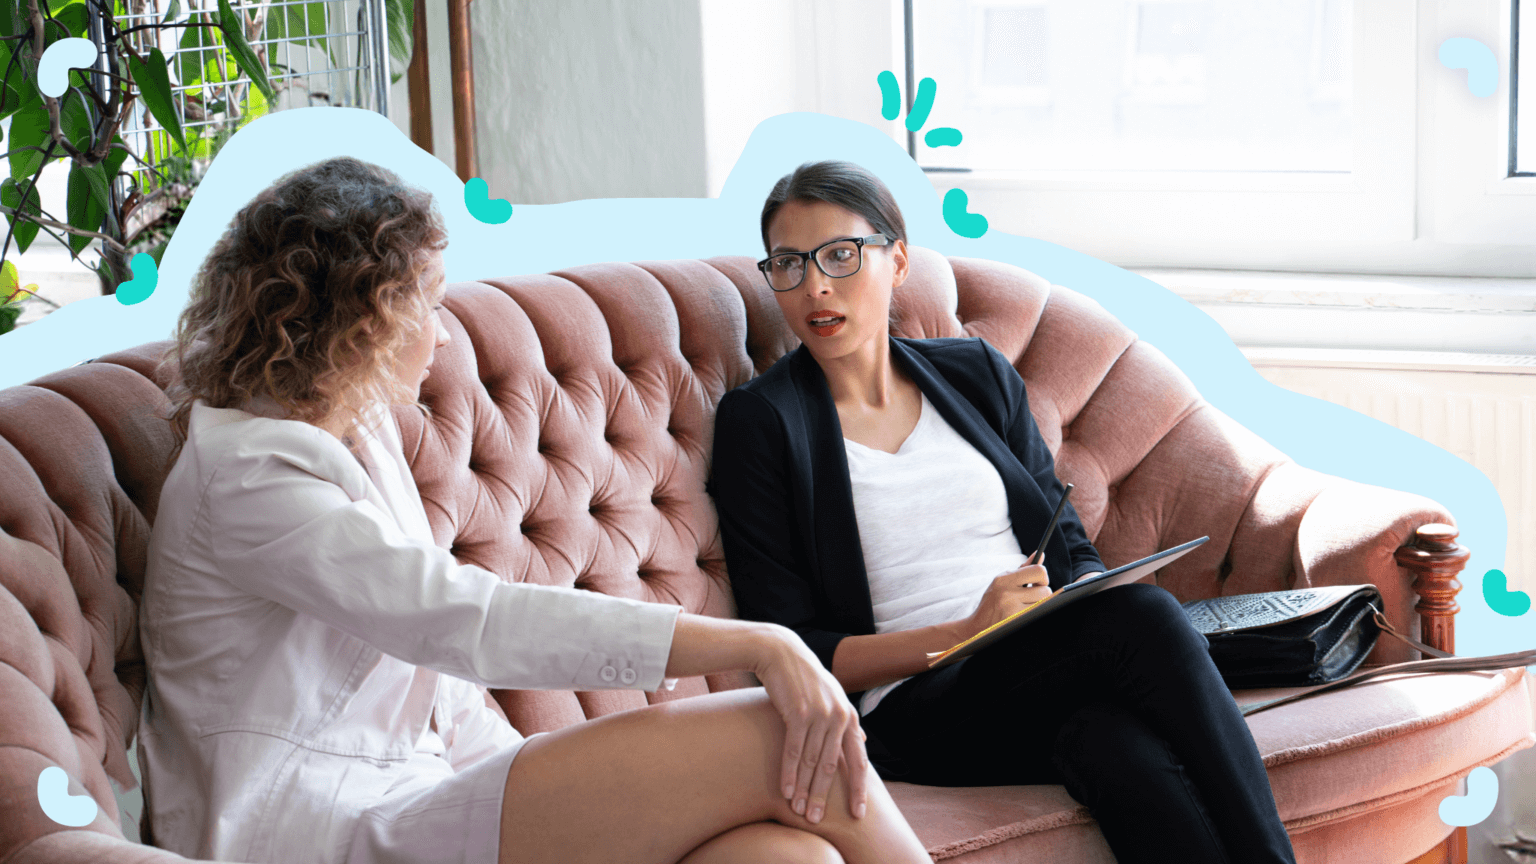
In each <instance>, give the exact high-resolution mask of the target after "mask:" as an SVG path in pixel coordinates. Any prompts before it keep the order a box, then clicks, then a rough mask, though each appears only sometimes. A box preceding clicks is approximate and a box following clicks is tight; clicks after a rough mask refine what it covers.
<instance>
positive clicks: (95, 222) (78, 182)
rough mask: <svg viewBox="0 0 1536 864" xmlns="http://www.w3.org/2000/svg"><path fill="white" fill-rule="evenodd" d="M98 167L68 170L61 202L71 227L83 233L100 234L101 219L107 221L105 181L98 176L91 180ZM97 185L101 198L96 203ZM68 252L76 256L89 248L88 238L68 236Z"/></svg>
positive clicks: (75, 166)
mask: <svg viewBox="0 0 1536 864" xmlns="http://www.w3.org/2000/svg"><path fill="white" fill-rule="evenodd" d="M100 170H101V166H99V165H98V166H93V167H91V168H86V167H83V166H81V165H79V164H76V165H74V166H73V167H71V168H70V169H69V186H68V192H67V195H66V197H65V200H64V211H65V213H66V214H67V216H68V219H69V224H70V226H71V227H74V228H79V229H81V230H84V231H100V230H101V223H102V220H103V219H105V218H106V215H107V207H106V181H104V180H102V179H101V178H100V177H96V178H94V181H93V178H92V177H91V174H92V173H93V172H99V171H100ZM97 184H100V188H101V192H102V196H101V199H100V200H97V198H96V193H95V188H94V187H95V186H96V185H97ZM68 239H69V248H70V251H72V252H74V253H75V254H76V255H79V254H80V252H81V250H83V249H85V247H87V246H89V245H91V238H89V237H81V236H79V235H77V234H70V235H69V238H68Z"/></svg>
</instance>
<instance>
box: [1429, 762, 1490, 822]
mask: <svg viewBox="0 0 1536 864" xmlns="http://www.w3.org/2000/svg"><path fill="white" fill-rule="evenodd" d="M1498 800H1499V775H1497V774H1495V773H1493V769H1492V768H1488V767H1478V768H1473V769H1472V773H1471V774H1468V775H1467V794H1465V795H1452V796H1450V797H1448V798H1444V799H1441V801H1440V821H1441V822H1444V823H1445V824H1447V825H1457V826H1461V827H1465V826H1467V825H1476V824H1477V823H1479V822H1481V821H1483V820H1484V819H1487V818H1488V817H1489V816H1491V815H1492V814H1493V805H1494V804H1496V803H1498Z"/></svg>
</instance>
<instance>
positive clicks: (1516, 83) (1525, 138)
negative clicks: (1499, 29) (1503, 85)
mask: <svg viewBox="0 0 1536 864" xmlns="http://www.w3.org/2000/svg"><path fill="white" fill-rule="evenodd" d="M1520 5H1521V4H1520V2H1519V0H1515V2H1514V3H1513V4H1512V6H1513V8H1512V10H1511V14H1512V16H1513V19H1514V20H1513V21H1512V22H1511V23H1510V30H1511V31H1512V32H1513V33H1514V34H1515V38H1514V44H1515V50H1514V51H1512V52H1511V56H1512V57H1513V60H1512V62H1511V63H1510V66H1511V67H1512V68H1511V70H1510V79H1511V82H1512V85H1513V86H1511V88H1510V99H1511V101H1512V102H1513V103H1514V107H1513V108H1512V109H1511V111H1512V112H1513V113H1514V114H1515V117H1516V121H1515V123H1514V127H1513V129H1511V132H1512V134H1511V136H1510V141H1509V154H1510V163H1511V165H1512V168H1513V171H1512V172H1511V173H1513V174H1517V175H1523V176H1526V177H1532V176H1536V73H1532V72H1530V71H1529V70H1531V69H1536V23H1533V22H1536V2H1530V0H1527V5H1528V6H1529V7H1531V8H1528V9H1527V10H1526V14H1525V16H1524V18H1523V19H1522V18H1521V16H1520ZM1522 37H1524V38H1522ZM1521 70H1527V71H1526V73H1525V75H1524V79H1525V82H1526V84H1527V85H1529V86H1528V89H1527V90H1526V91H1525V93H1524V96H1525V104H1524V105H1523V106H1522V105H1521V103H1520V96H1521V95H1522V94H1521V92H1520V81H1521V77H1522V76H1521Z"/></svg>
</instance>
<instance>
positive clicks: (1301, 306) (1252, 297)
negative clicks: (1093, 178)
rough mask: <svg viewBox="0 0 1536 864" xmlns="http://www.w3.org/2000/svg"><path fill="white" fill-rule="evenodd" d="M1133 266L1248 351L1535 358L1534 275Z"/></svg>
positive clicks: (1535, 281)
mask: <svg viewBox="0 0 1536 864" xmlns="http://www.w3.org/2000/svg"><path fill="white" fill-rule="evenodd" d="M1135 272H1136V273H1138V274H1139V275H1142V276H1145V277H1147V278H1148V279H1151V280H1152V281H1153V282H1156V283H1158V284H1159V285H1162V286H1164V287H1166V288H1168V289H1169V290H1171V291H1173V292H1174V293H1176V294H1178V295H1179V296H1181V297H1183V298H1184V299H1185V300H1188V301H1189V302H1191V303H1193V304H1194V305H1195V306H1197V307H1199V308H1200V309H1201V310H1202V311H1204V312H1205V313H1206V314H1208V315H1210V316H1211V317H1212V318H1214V319H1215V320H1216V321H1217V323H1219V324H1221V326H1222V327H1223V328H1224V329H1226V331H1227V334H1228V335H1229V336H1231V338H1232V341H1233V342H1234V343H1236V344H1237V345H1238V346H1239V347H1240V348H1243V349H1244V350H1245V351H1247V350H1249V349H1268V350H1271V351H1273V350H1283V349H1305V350H1307V351H1340V350H1342V351H1346V352H1358V351H1369V352H1383V351H1385V352H1414V353H1419V352H1435V353H1460V354H1468V355H1478V356H1481V357H1486V356H1487V355H1514V356H1517V357H1536V279H1502V278H1478V277H1464V278H1463V277H1447V276H1364V275H1350V274H1338V273H1279V272H1258V271H1236V270H1174V269H1161V268H1157V269H1151V268H1149V269H1138V270H1136V271H1135ZM1318 356H1322V355H1318ZM1339 356H1342V355H1339ZM1443 359H1445V360H1447V361H1448V362H1449V361H1450V360H1451V358H1443ZM1399 360H1401V361H1404V362H1417V361H1409V360H1404V358H1399ZM1383 362H1385V361H1383ZM1457 362H1463V363H1465V362H1470V361H1466V360H1465V359H1463V360H1462V361H1457ZM1481 362H1482V361H1478V363H1481ZM1474 365H1476V364H1474ZM1495 365H1499V364H1497V363H1496V364H1495ZM1515 365H1516V366H1519V365H1522V364H1515ZM1378 368H1384V367H1378Z"/></svg>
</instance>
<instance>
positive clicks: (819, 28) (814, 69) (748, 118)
mask: <svg viewBox="0 0 1536 864" xmlns="http://www.w3.org/2000/svg"><path fill="white" fill-rule="evenodd" d="M700 12H701V18H702V21H703V24H702V28H701V29H702V35H703V39H704V68H703V71H704V119H705V152H706V157H707V159H708V166H709V171H708V181H709V194H710V195H711V196H717V195H719V194H720V189H721V188H722V187H723V186H724V185H725V178H726V177H727V176H728V175H729V174H730V171H731V167H732V166H734V165H735V164H736V160H737V159H738V158H740V156H741V153H742V151H743V150H744V149H745V148H746V144H747V139H748V138H749V137H751V134H752V130H753V129H754V128H756V127H757V124H759V123H761V122H762V121H764V120H766V119H768V118H769V117H773V116H776V115H779V114H785V113H788V112H791V111H815V112H819V113H822V114H830V115H833V116H836V117H844V118H847V119H849V120H857V121H859V122H861V123H868V124H869V125H871V126H874V127H875V128H877V129H882V130H885V131H887V132H889V133H890V134H892V135H893V136H896V135H899V140H901V141H902V142H903V143H904V142H905V141H906V132H905V130H904V129H902V128H901V124H900V121H899V120H898V121H887V120H885V119H884V118H883V117H881V116H880V87H879V85H878V84H877V83H876V80H875V79H876V76H878V75H879V74H880V72H881V71H883V70H886V69H889V70H891V71H892V72H893V73H895V74H896V77H897V79H898V80H901V79H903V78H904V77H905V72H904V71H903V70H904V68H905V62H906V61H905V59H904V56H903V54H902V38H903V37H902V20H901V3H900V2H897V0H815V2H812V0H760V2H750V3H749V2H742V0H701V2H700Z"/></svg>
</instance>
